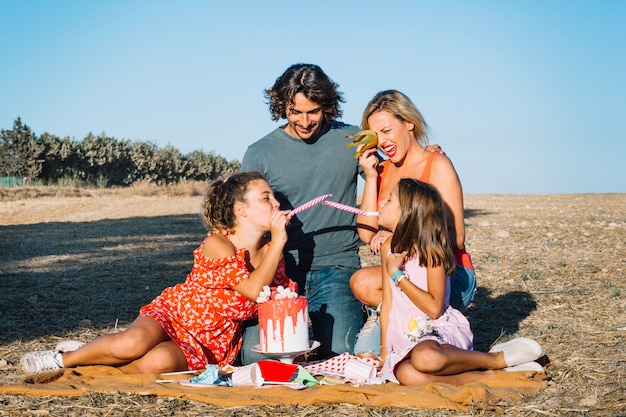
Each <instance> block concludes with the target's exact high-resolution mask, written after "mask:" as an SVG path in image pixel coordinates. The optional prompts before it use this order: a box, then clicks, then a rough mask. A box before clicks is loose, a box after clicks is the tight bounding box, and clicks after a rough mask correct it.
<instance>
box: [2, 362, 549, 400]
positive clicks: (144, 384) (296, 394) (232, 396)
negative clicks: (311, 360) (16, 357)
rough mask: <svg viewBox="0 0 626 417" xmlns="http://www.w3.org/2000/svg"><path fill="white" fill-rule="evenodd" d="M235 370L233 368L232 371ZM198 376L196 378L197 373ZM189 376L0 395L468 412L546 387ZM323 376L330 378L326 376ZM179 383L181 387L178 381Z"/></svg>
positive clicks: (86, 380) (91, 381)
mask: <svg viewBox="0 0 626 417" xmlns="http://www.w3.org/2000/svg"><path fill="white" fill-rule="evenodd" d="M350 360H354V357H346V356H342V357H338V358H337V359H335V360H334V361H332V360H331V362H327V363H321V364H320V363H317V364H311V365H308V366H305V367H304V368H305V369H307V370H309V372H311V373H312V374H315V373H318V372H320V370H321V369H325V368H329V367H332V368H333V372H335V373H336V374H338V375H339V376H341V375H340V374H341V373H342V372H343V371H345V368H342V366H345V365H346V364H347V363H348V362H349V361H350ZM234 369H236V368H234ZM196 375H197V374H196ZM193 376H195V375H194V374H190V373H177V374H173V375H172V374H170V375H167V376H165V375H154V374H146V375H127V374H123V373H122V372H120V371H119V370H118V369H117V368H113V367H109V366H84V367H79V368H71V369H61V370H58V371H54V372H48V373H44V374H37V375H29V376H27V377H24V378H23V379H22V380H20V381H18V382H16V383H14V384H11V385H2V386H0V393H1V394H5V395H6V394H9V395H31V396H48V395H52V396H66V397H74V396H81V395H89V394H91V393H93V392H100V393H117V392H118V391H122V392H126V393H134V394H144V395H146V394H147V395H159V396H167V397H175V398H186V399H189V400H193V401H200V402H204V403H207V404H212V405H217V406H223V407H234V406H246V405H268V406H281V405H282V406H290V405H298V406H301V407H303V406H307V405H313V404H322V403H350V404H368V405H372V406H378V407H398V408H445V409H450V410H458V411H463V410H467V409H468V408H469V406H470V405H475V406H476V405H479V404H484V405H489V404H495V403H498V402H500V401H520V400H523V399H524V398H527V397H530V396H533V395H535V394H537V393H538V392H539V391H540V390H541V389H543V388H545V387H546V386H547V381H546V376H545V374H543V373H535V372H504V371H501V372H497V373H496V375H495V377H494V378H490V379H484V380H481V381H478V382H474V383H471V384H466V385H463V386H456V385H450V384H440V383H433V384H428V385H424V386H420V387H406V386H401V385H398V384H394V383H386V384H375V385H367V384H352V383H343V381H342V380H341V379H337V380H336V381H337V383H336V384H323V383H322V384H318V385H314V386H309V387H306V388H304V389H293V387H289V386H283V385H262V386H260V387H257V386H235V387H232V386H219V385H208V384H193V383H189V381H190V379H192V377H193ZM325 378H328V376H326V377H325ZM181 382H182V383H181Z"/></svg>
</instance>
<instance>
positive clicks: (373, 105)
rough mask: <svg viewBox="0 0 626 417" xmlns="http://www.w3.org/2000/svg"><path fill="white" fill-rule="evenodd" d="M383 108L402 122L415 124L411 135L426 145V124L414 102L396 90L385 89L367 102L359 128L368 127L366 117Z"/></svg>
mask: <svg viewBox="0 0 626 417" xmlns="http://www.w3.org/2000/svg"><path fill="white" fill-rule="evenodd" d="M380 110H384V111H386V112H388V113H390V114H391V115H393V116H394V117H396V118H397V119H399V120H401V121H403V122H410V123H413V124H414V125H415V128H414V129H413V135H414V136H415V140H417V143H419V144H420V145H422V146H426V145H428V125H427V124H426V121H425V120H424V117H423V116H422V113H420V111H419V110H418V109H417V107H415V104H413V102H412V101H411V99H409V98H408V97H407V96H405V95H404V94H403V93H401V92H400V91H398V90H385V91H381V92H379V93H376V95H375V96H374V97H373V98H372V99H371V100H370V102H369V103H368V104H367V107H366V108H365V110H364V111H363V117H362V118H361V128H362V129H369V128H370V127H369V123H368V121H367V119H369V117H370V116H371V115H372V114H374V113H376V112H377V111H380Z"/></svg>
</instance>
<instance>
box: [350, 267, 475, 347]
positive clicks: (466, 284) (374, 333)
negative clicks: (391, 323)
mask: <svg viewBox="0 0 626 417" xmlns="http://www.w3.org/2000/svg"><path fill="white" fill-rule="evenodd" d="M474 295H476V272H475V271H474V270H473V269H470V268H465V267H463V266H461V265H458V264H457V266H456V272H455V274H454V275H453V276H451V277H450V305H451V306H452V307H454V308H456V309H457V310H459V311H464V310H465V309H466V308H467V306H468V305H469V303H471V302H472V300H473V299H474ZM359 353H374V354H375V355H376V356H380V320H378V321H377V322H376V325H375V326H374V327H372V329H371V330H370V331H369V332H367V333H366V334H363V335H359V338H358V339H357V341H356V344H355V345H354V354H355V355H357V354H359Z"/></svg>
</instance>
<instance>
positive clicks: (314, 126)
mask: <svg viewBox="0 0 626 417" xmlns="http://www.w3.org/2000/svg"><path fill="white" fill-rule="evenodd" d="M286 113H287V114H286V117H287V126H286V127H285V132H287V134H288V135H289V136H291V137H294V138H296V139H298V138H299V139H311V138H312V137H314V136H315V135H317V134H318V133H319V132H320V130H321V129H322V125H323V120H324V112H323V111H322V106H321V105H320V104H318V103H315V102H312V101H310V100H309V99H307V98H306V97H305V96H304V94H302V93H297V94H296V95H295V96H294V98H293V103H292V104H291V105H290V106H288V107H287V112H286Z"/></svg>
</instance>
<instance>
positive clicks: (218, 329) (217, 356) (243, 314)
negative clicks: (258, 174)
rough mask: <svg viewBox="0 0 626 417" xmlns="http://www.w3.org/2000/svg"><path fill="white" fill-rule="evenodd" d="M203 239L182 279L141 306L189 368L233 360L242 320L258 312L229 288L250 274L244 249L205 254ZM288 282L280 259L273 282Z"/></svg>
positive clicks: (141, 314)
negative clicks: (216, 256) (217, 256)
mask: <svg viewBox="0 0 626 417" xmlns="http://www.w3.org/2000/svg"><path fill="white" fill-rule="evenodd" d="M203 246H204V242H202V244H201V245H200V246H199V247H198V248H197V249H196V250H195V251H194V252H193V257H194V265H193V268H192V270H191V273H190V274H189V275H188V276H187V279H186V280H185V282H183V283H180V284H177V285H175V286H173V287H169V288H166V289H165V290H164V291H163V292H162V293H161V295H159V296H158V297H156V298H155V299H154V300H153V301H152V302H151V303H150V304H148V305H146V306H144V307H142V308H141V310H140V311H139V316H140V317H152V318H153V319H155V320H156V321H158V322H159V323H160V324H161V326H162V327H163V329H164V330H165V332H166V333H167V334H168V335H169V336H170V337H171V338H172V340H174V342H176V344H178V346H179V347H180V348H181V349H182V351H183V352H184V353H185V356H186V357H187V364H188V367H189V369H192V370H196V369H204V368H206V365H208V364H218V365H219V366H224V365H227V364H232V363H233V361H234V360H235V358H236V357H237V354H238V353H239V350H240V349H241V344H242V340H241V336H242V322H243V321H244V320H247V319H250V318H253V317H256V315H257V303H256V302H254V301H250V300H248V299H247V298H246V297H244V296H243V295H241V294H239V293H238V292H237V291H235V290H234V289H233V287H235V286H236V285H238V284H240V283H241V282H242V281H243V280H245V279H247V278H248V276H250V271H249V270H248V268H247V266H246V261H245V254H246V250H245V249H239V250H238V251H237V253H236V254H235V255H234V256H229V257H227V258H222V259H208V258H206V257H205V256H204V254H203V253H202V248H203ZM277 285H283V286H287V285H289V278H287V276H286V275H285V266H284V264H283V263H282V262H281V263H280V265H279V266H278V269H277V270H276V275H275V276H274V281H273V282H272V286H277Z"/></svg>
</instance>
